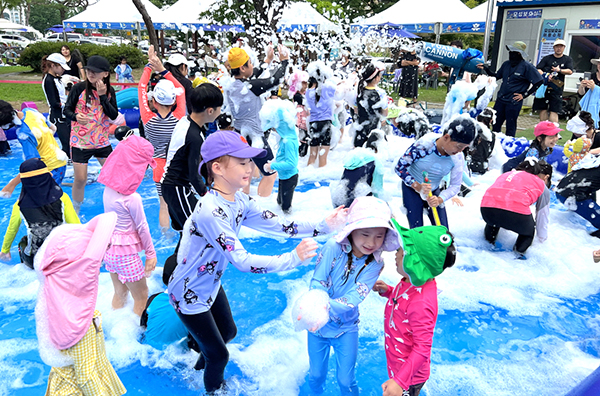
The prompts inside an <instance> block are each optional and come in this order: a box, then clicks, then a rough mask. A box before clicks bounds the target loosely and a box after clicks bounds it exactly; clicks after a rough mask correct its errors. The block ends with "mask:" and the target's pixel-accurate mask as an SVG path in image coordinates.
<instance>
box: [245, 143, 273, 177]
mask: <svg viewBox="0 0 600 396" xmlns="http://www.w3.org/2000/svg"><path fill="white" fill-rule="evenodd" d="M246 140H247V141H248V144H249V145H250V146H252V139H250V136H248V138H246ZM262 141H263V149H265V150H267V155H265V156H264V157H262V158H252V162H254V164H255V165H256V166H257V167H258V170H259V171H260V174H261V175H263V176H271V175H274V174H275V172H265V169H264V166H265V164H266V163H267V162H269V161H272V160H273V159H274V158H275V156H274V155H273V150H271V146H269V141H268V140H267V138H266V137H264V136H262ZM252 147H254V146H252Z"/></svg>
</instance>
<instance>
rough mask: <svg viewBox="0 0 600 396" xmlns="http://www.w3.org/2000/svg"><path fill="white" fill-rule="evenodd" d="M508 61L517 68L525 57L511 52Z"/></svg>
mask: <svg viewBox="0 0 600 396" xmlns="http://www.w3.org/2000/svg"><path fill="white" fill-rule="evenodd" d="M508 60H509V61H510V65H511V66H516V65H517V64H519V62H521V61H522V60H523V57H522V56H521V54H520V53H518V52H513V51H511V52H509V53H508Z"/></svg>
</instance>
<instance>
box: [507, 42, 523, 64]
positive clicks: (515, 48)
mask: <svg viewBox="0 0 600 396" xmlns="http://www.w3.org/2000/svg"><path fill="white" fill-rule="evenodd" d="M506 49H507V50H508V51H510V52H518V53H520V54H521V56H522V57H523V59H524V60H527V59H528V58H529V55H527V52H525V51H526V50H527V44H525V43H524V42H522V41H515V42H514V43H513V45H510V44H507V45H506Z"/></svg>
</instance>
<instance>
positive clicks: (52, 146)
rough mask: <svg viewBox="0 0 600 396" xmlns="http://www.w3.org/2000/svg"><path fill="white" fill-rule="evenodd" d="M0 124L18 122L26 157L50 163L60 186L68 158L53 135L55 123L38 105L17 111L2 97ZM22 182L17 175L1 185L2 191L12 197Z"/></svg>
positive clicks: (7, 125) (5, 125)
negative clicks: (3, 185) (35, 107)
mask: <svg viewBox="0 0 600 396" xmlns="http://www.w3.org/2000/svg"><path fill="white" fill-rule="evenodd" d="M0 126H2V127H3V129H8V128H10V127H12V126H16V127H17V137H18V138H19V143H21V147H22V148H23V157H24V159H25V160H28V159H31V158H40V159H41V160H42V161H43V162H44V163H45V164H46V166H47V167H48V170H49V171H50V173H51V174H52V177H53V178H54V180H55V181H56V184H58V185H59V186H60V184H61V183H62V180H63V178H64V177H65V171H66V169H67V159H68V158H67V156H66V154H65V153H64V151H62V150H61V149H60V148H59V147H58V143H56V139H55V138H54V132H55V131H56V127H55V126H54V125H53V124H52V123H50V122H49V121H48V120H46V119H45V118H44V116H43V115H42V114H41V113H40V112H39V111H37V110H35V109H23V111H17V110H15V109H13V107H12V105H11V104H10V103H8V102H5V101H4V100H0ZM20 182H21V181H20V179H19V176H18V175H17V176H16V177H15V178H13V179H12V180H11V181H10V182H9V183H8V184H7V185H6V186H5V187H4V188H3V189H2V193H3V195H4V196H5V197H10V195H11V194H12V193H13V191H14V190H15V188H16V187H17V186H18V185H19V183H20Z"/></svg>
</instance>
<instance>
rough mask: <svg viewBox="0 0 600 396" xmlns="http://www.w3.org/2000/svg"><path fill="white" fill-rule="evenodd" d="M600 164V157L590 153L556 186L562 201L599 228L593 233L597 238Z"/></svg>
mask: <svg viewBox="0 0 600 396" xmlns="http://www.w3.org/2000/svg"><path fill="white" fill-rule="evenodd" d="M599 166H600V157H599V156H597V155H591V154H588V155H587V156H586V157H584V158H583V159H582V160H581V161H579V162H578V163H577V165H575V166H574V167H573V171H572V172H571V173H569V174H567V175H566V176H565V177H563V179H562V180H561V181H560V183H558V187H557V188H556V198H558V200H559V201H560V202H562V203H563V204H564V205H565V206H566V207H567V208H568V209H570V210H572V211H574V212H575V213H577V214H578V215H579V216H581V217H583V218H584V219H586V220H587V221H589V222H590V223H591V224H592V225H593V226H594V227H595V228H597V230H596V231H594V232H592V234H591V235H592V236H595V237H596V238H600V206H599V205H598V204H597V203H596V191H598V190H600V169H599V168H598V167H599Z"/></svg>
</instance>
